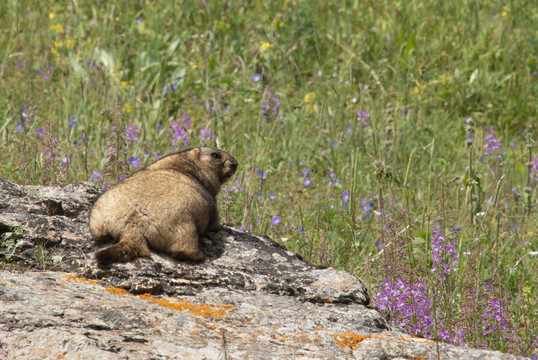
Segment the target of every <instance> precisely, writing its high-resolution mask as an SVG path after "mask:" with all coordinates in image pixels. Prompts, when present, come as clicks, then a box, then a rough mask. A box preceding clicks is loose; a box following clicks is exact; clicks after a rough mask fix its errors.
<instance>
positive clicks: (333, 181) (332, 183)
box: [327, 171, 340, 186]
mask: <svg viewBox="0 0 538 360" xmlns="http://www.w3.org/2000/svg"><path fill="white" fill-rule="evenodd" d="M329 178H330V179H331V181H330V182H329V183H328V184H327V186H336V184H340V180H339V179H338V178H337V177H336V174H335V173H334V171H330V172H329Z"/></svg>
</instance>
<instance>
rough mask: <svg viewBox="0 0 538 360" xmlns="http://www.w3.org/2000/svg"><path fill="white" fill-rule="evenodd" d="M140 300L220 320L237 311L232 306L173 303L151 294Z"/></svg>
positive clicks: (141, 297)
mask: <svg viewBox="0 0 538 360" xmlns="http://www.w3.org/2000/svg"><path fill="white" fill-rule="evenodd" d="M139 298H140V299H143V300H147V301H149V302H152V303H154V304H157V305H160V306H164V307H167V308H169V309H172V310H177V311H187V312H190V313H192V314H196V315H201V316H207V317H213V318H218V319H223V318H224V317H225V316H226V311H228V310H231V309H235V306H232V305H216V306H211V305H203V304H195V303H193V302H190V301H188V300H178V301H177V302H172V301H170V300H167V299H155V298H154V297H153V296H152V295H151V294H144V295H140V296H139Z"/></svg>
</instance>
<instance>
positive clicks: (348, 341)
mask: <svg viewBox="0 0 538 360" xmlns="http://www.w3.org/2000/svg"><path fill="white" fill-rule="evenodd" d="M370 337H371V335H359V334H353V333H350V332H346V333H342V334H334V335H333V339H334V341H336V343H337V344H338V346H340V347H341V348H342V349H343V348H347V347H348V348H350V349H351V351H354V350H357V349H358V348H359V347H360V346H361V342H362V341H363V340H366V339H368V338H370Z"/></svg>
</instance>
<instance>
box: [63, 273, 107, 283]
mask: <svg viewBox="0 0 538 360" xmlns="http://www.w3.org/2000/svg"><path fill="white" fill-rule="evenodd" d="M63 277H64V279H66V280H67V281H70V282H74V283H77V284H91V285H99V283H98V282H97V281H95V280H91V279H86V278H85V277H81V276H77V275H75V274H65V275H63ZM60 284H62V285H63V284H67V283H66V282H61V283H60Z"/></svg>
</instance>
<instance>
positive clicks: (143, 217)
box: [90, 147, 237, 266]
mask: <svg viewBox="0 0 538 360" xmlns="http://www.w3.org/2000/svg"><path fill="white" fill-rule="evenodd" d="M236 168H237V161H236V160H235V159H234V158H233V157H232V156H231V155H230V154H228V153H226V152H224V151H222V150H219V149H214V148H209V147H197V148H190V149H186V150H183V151H180V152H178V153H175V154H171V155H168V156H165V157H163V158H162V159H160V160H158V161H156V162H155V163H153V164H151V165H149V166H147V167H146V168H144V169H141V170H139V171H137V172H135V173H134V174H133V175H131V176H129V177H128V178H126V179H124V180H123V181H120V182H119V183H117V184H115V185H113V186H112V187H111V188H110V189H108V190H107V191H105V192H104V193H103V194H102V195H101V196H100V197H99V198H98V199H97V201H96V202H95V204H94V205H93V207H92V210H91V214H90V230H91V233H92V236H93V238H94V240H95V242H96V243H97V244H103V243H107V242H112V241H118V242H117V243H116V244H114V245H112V246H110V247H108V248H105V249H103V250H100V251H98V252H97V253H96V254H95V258H96V260H97V263H98V264H99V265H100V266H105V265H108V264H111V263H113V262H116V261H128V260H131V259H133V258H136V257H139V256H149V254H150V250H149V249H153V250H156V251H161V252H164V253H167V254H170V255H171V256H172V257H174V258H186V259H188V260H192V261H199V260H203V259H204V255H203V254H202V253H201V252H200V251H199V250H198V239H199V236H200V235H201V234H203V233H205V232H206V231H219V230H222V229H223V227H222V225H221V224H220V221H219V215H218V212H217V203H216V199H215V197H216V196H217V194H218V193H219V191H220V186H221V185H222V184H223V183H224V182H226V181H227V180H228V179H229V178H230V177H231V176H232V175H233V174H234V173H235V170H236Z"/></svg>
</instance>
